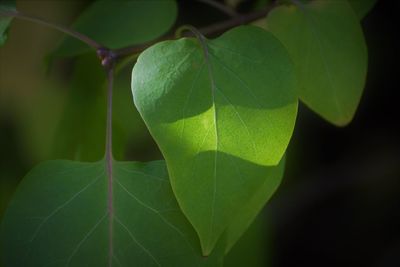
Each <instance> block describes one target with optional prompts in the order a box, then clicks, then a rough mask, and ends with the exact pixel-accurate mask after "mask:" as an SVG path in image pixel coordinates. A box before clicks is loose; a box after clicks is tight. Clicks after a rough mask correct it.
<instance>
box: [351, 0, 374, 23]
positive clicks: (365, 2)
mask: <svg viewBox="0 0 400 267" xmlns="http://www.w3.org/2000/svg"><path fill="white" fill-rule="evenodd" d="M376 1H377V0H349V3H350V5H351V7H352V8H353V9H354V11H355V12H356V14H357V17H358V18H359V19H360V20H361V19H363V18H364V17H365V16H366V15H367V14H368V13H369V11H370V10H371V9H372V8H373V7H374V5H375V4H376Z"/></svg>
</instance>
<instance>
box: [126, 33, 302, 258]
mask: <svg viewBox="0 0 400 267" xmlns="http://www.w3.org/2000/svg"><path fill="white" fill-rule="evenodd" d="M294 87H295V79H294V71H293V66H292V63H291V61H290V59H289V56H288V54H287V53H286V51H285V49H284V48H283V46H282V45H281V44H280V42H279V41H278V40H276V39H275V38H274V37H273V36H272V35H271V34H269V33H267V32H266V31H264V30H261V29H259V28H257V27H251V26H242V27H238V28H235V29H233V30H230V31H228V32H227V33H225V34H224V35H222V36H221V37H219V38H217V39H215V40H205V41H204V43H203V44H200V43H199V41H197V40H195V39H188V38H184V39H181V40H178V41H166V42H162V43H159V44H157V45H155V46H153V47H151V48H149V49H148V50H146V51H145V52H143V53H142V54H141V56H140V57H139V58H138V62H137V63H136V65H135V67H134V69H133V73H132V92H133V96H134V101H135V105H136V107H137V108H138V110H139V112H140V114H141V116H142V117H143V119H144V121H145V122H146V124H147V126H148V128H149V130H150V132H151V134H152V136H153V137H154V139H155V140H156V142H157V143H158V145H159V147H160V149H161V151H162V153H163V155H164V157H165V159H166V162H167V166H168V171H169V174H170V179H171V184H172V187H173V190H174V193H175V195H176V197H177V199H178V202H179V204H180V207H181V208H182V210H183V212H184V213H185V215H186V216H187V217H188V219H189V221H190V222H191V223H192V224H193V226H194V227H195V229H196V231H197V233H198V234H199V237H200V241H201V244H202V249H203V253H204V254H205V255H208V254H209V253H210V252H211V250H212V249H213V247H214V245H215V244H216V242H217V240H218V239H219V237H220V236H221V234H222V233H223V232H224V231H225V230H226V229H227V227H228V225H229V224H230V222H232V220H233V219H234V218H235V216H236V214H237V212H238V211H240V210H241V209H242V208H244V207H245V206H246V203H247V201H248V200H249V199H250V197H251V196H253V195H254V194H255V192H256V191H257V189H258V188H259V187H260V186H261V185H263V184H264V183H265V182H266V181H268V182H270V188H276V184H277V183H278V181H279V179H280V177H274V178H273V179H267V178H268V177H269V173H270V172H271V169H273V168H271V167H268V166H273V165H277V164H278V163H279V162H280V160H281V158H282V156H283V154H284V152H285V149H286V147H287V145H288V142H289V140H290V137H291V135H292V131H293V127H294V122H295V118H296V113H297V100H296V96H295V88H294ZM265 201H266V199H264V201H263V204H264V203H265ZM240 234H241V233H240Z"/></svg>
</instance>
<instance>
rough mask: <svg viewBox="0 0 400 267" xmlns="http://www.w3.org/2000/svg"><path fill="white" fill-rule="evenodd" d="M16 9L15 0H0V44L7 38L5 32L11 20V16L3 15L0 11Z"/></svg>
mask: <svg viewBox="0 0 400 267" xmlns="http://www.w3.org/2000/svg"><path fill="white" fill-rule="evenodd" d="M10 11H16V7H15V0H2V1H1V2H0V46H2V45H3V44H4V43H5V42H6V40H7V32H8V28H9V26H10V23H11V21H12V17H10V16H3V15H2V13H8V12H10Z"/></svg>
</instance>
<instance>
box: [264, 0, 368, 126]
mask: <svg viewBox="0 0 400 267" xmlns="http://www.w3.org/2000/svg"><path fill="white" fill-rule="evenodd" d="M267 27H268V29H269V30H270V31H271V32H272V33H273V34H274V35H275V36H276V37H277V38H278V39H279V40H280V41H281V42H282V43H283V44H284V45H285V47H286V48H287V50H288V51H289V53H290V55H291V57H292V59H293V61H294V63H295V66H296V74H297V77H298V82H299V86H298V89H299V97H300V99H301V100H302V101H303V102H304V103H305V104H306V105H307V106H308V107H310V108H311V109H312V110H313V111H315V112H316V113H318V114H319V115H320V116H322V117H323V118H324V119H326V120H327V121H329V122H331V123H333V124H335V125H338V126H344V125H346V124H348V123H349V122H350V121H351V120H352V118H353V117H354V114H355V111H356V109H357V106H358V103H359V101H360V98H361V94H362V91H363V89H364V85H365V80H366V74H367V47H366V44H365V40H364V36H363V33H362V29H361V25H360V22H359V20H358V18H357V17H356V15H355V13H354V11H353V10H352V9H351V6H350V5H349V3H348V2H347V1H336V0H323V1H322V0H321V1H320V0H316V1H310V2H307V3H304V4H303V3H301V2H298V3H297V4H296V5H285V6H280V7H277V8H275V9H274V10H272V12H270V14H269V16H268V18H267Z"/></svg>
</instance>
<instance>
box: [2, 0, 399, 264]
mask: <svg viewBox="0 0 400 267" xmlns="http://www.w3.org/2000/svg"><path fill="white" fill-rule="evenodd" d="M338 1H339V0H338ZM253 2H255V1H247V2H246V3H245V4H244V5H242V6H241V7H240V10H241V11H247V10H249V9H250V8H251V7H252V6H253ZM18 4H19V6H18V7H19V8H20V9H21V10H24V11H26V12H27V13H29V14H36V15H38V16H41V17H44V18H47V19H48V20H50V21H56V22H59V23H62V24H69V23H70V22H72V21H73V19H74V18H75V17H76V16H77V15H78V14H79V12H80V11H81V10H82V9H83V8H84V7H85V6H87V5H88V4H89V1H35V0H32V1H20V2H18ZM399 10H400V4H399V1H384V0H378V3H377V4H376V6H375V7H374V9H373V10H372V11H371V12H370V13H369V14H368V15H367V16H366V17H365V18H364V20H363V22H362V25H363V29H364V33H365V37H366V41H367V44H368V47H369V71H368V78H367V84H366V88H365V91H364V95H363V98H362V100H361V103H360V106H359V109H358V112H357V114H356V116H355V118H354V120H353V122H352V123H351V124H350V125H349V126H347V127H345V128H336V127H334V126H331V125H330V124H328V123H327V122H325V121H323V120H322V119H320V118H319V117H318V116H317V115H315V114H314V113H312V112H311V111H309V110H308V109H307V108H306V107H305V106H303V105H300V109H299V117H298V121H297V125H296V129H295V133H294V136H293V139H292V142H291V144H290V147H289V150H288V155H287V168H286V174H285V178H284V180H283V183H282V186H281V187H280V188H279V189H278V191H277V193H276V194H275V195H274V197H273V199H272V201H271V202H270V203H268V205H267V207H266V208H265V211H264V213H263V214H262V215H261V216H260V218H259V219H258V220H257V222H256V223H255V225H254V226H253V227H252V229H250V231H249V233H248V234H247V235H246V236H245V237H244V238H243V240H242V241H241V243H240V244H238V246H237V247H236V248H234V253H232V254H236V255H233V256H231V257H232V259H228V263H229V264H232V262H235V261H236V263H237V262H238V258H246V257H247V264H246V265H243V266H253V264H254V265H255V264H256V263H257V262H258V263H260V262H263V263H264V265H268V266H278V267H281V266H282V267H285V266H377V267H378V266H383V267H389V266H400V141H399V136H400V130H399V128H400V127H398V124H399V121H400V120H399V114H400V112H399V111H398V106H399V104H398V103H399V95H400V94H399V88H398V81H397V80H398V79H399V78H400V77H399V76H400V72H399V67H398V62H399V61H398V60H399V58H398V55H399V48H400V47H399V45H398V40H397V39H398V38H397V37H398V32H399V30H398V27H397V26H396V25H397V24H398V23H397V20H398V11H399ZM180 12H181V15H180V17H179V19H178V23H177V24H181V23H183V22H185V23H190V24H193V25H195V26H203V25H208V24H210V23H212V22H215V21H219V20H223V19H226V18H227V17H226V16H225V15H223V14H221V13H220V12H219V11H217V10H215V9H213V8H211V7H209V6H206V5H204V4H201V3H195V2H193V1H180ZM205 14H206V15H205ZM60 38H61V35H60V34H58V33H55V32H54V31H51V30H48V29H44V28H43V27H40V26H37V25H32V24H29V23H26V22H21V21H15V22H14V23H13V25H12V29H11V32H10V40H9V42H8V43H7V44H6V46H5V47H3V48H0V218H1V216H2V214H3V212H4V209H5V207H6V205H7V203H8V201H9V198H10V196H11V195H12V193H13V191H14V190H15V187H16V185H17V184H18V182H19V180H20V179H21V178H22V177H23V176H24V175H25V174H26V172H27V171H29V169H31V168H32V167H33V166H34V165H35V164H37V163H38V162H40V161H42V160H46V159H51V158H52V156H51V153H50V152H49V151H50V150H51V146H52V144H54V142H56V140H57V138H56V137H54V132H55V129H56V128H57V125H58V124H59V117H60V116H61V115H60V114H62V110H63V104H64V102H65V100H64V98H65V96H66V95H67V94H68V81H69V80H68V75H69V73H70V68H71V65H73V60H70V61H68V60H66V61H63V62H61V63H60V64H58V65H56V67H55V68H56V70H55V71H53V72H52V74H51V75H48V73H46V68H45V66H44V63H43V57H44V56H45V55H46V54H48V53H49V52H50V51H52V49H54V47H56V46H57V44H58V42H59V40H60ZM124 75H125V76H126V77H125V76H124ZM128 76H129V70H127V71H126V73H125V74H124V72H123V73H122V74H121V77H122V78H121V79H124V77H125V78H126V79H127V87H126V88H125V89H126V90H129V81H128ZM49 99H50V101H53V103H54V104H53V105H51V106H52V109H51V110H48V109H47V106H46V108H43V105H42V103H43V101H47V102H48V101H49ZM47 102H46V103H47ZM132 112H134V111H132ZM132 116H137V114H136V113H135V114H133V115H132ZM138 127H142V128H141V131H142V132H143V136H144V137H142V138H141V139H140V140H132V141H131V147H132V148H131V150H130V151H128V153H127V155H126V157H127V158H128V159H136V160H137V159H139V160H148V159H156V158H160V157H161V155H160V153H159V151H158V149H157V147H156V146H155V144H154V142H153V141H152V139H151V137H150V136H149V134H148V133H147V131H146V129H145V128H143V125H142V124H141V125H138ZM260 233H262V234H260ZM261 237H263V238H261ZM254 244H257V245H256V246H255V245H254ZM255 252H256V253H258V254H257V255H256V254H255ZM261 258H264V259H261ZM253 262H254V263H253ZM229 264H228V265H229ZM236 265H237V266H241V265H239V264H238V263H237V264H236Z"/></svg>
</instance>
